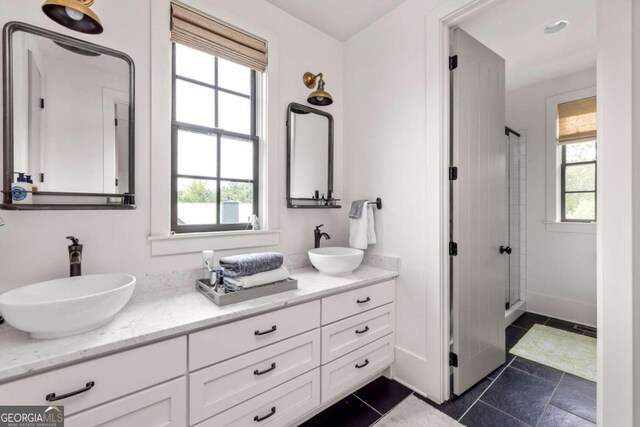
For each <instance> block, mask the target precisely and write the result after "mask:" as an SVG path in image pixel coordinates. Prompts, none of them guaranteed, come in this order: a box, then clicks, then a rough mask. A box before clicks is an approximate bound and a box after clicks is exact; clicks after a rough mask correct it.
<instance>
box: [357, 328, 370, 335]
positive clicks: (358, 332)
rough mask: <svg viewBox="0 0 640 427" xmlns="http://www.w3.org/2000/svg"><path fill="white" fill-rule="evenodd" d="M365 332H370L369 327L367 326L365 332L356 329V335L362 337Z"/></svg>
mask: <svg viewBox="0 0 640 427" xmlns="http://www.w3.org/2000/svg"><path fill="white" fill-rule="evenodd" d="M365 332H369V327H368V326H365V327H364V329H363V330H361V331H359V330H357V329H356V334H358V335H360V334H364V333H365Z"/></svg>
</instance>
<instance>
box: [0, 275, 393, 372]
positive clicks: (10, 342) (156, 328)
mask: <svg viewBox="0 0 640 427" xmlns="http://www.w3.org/2000/svg"><path fill="white" fill-rule="evenodd" d="M397 275H398V273H397V272H396V271H391V270H384V269H381V268H375V267H371V266H368V265H362V266H360V267H359V268H358V269H357V270H355V271H354V272H353V273H352V274H351V275H349V276H345V277H328V276H323V275H321V274H319V273H318V272H317V271H316V270H314V269H313V268H300V269H295V270H291V277H293V278H295V279H297V280H298V289H296V290H293V291H288V292H283V293H280V294H276V295H271V296H268V297H262V298H256V299H253V300H250V301H246V302H240V303H237V304H231V305H228V306H226V307H218V306H216V305H215V304H214V303H213V302H211V301H210V300H209V299H207V297H205V296H204V295H202V294H200V293H199V292H198V291H196V290H195V286H194V283H193V281H192V280H184V279H182V281H181V283H177V284H174V286H158V287H157V288H155V289H153V287H152V289H148V288H144V289H141V288H138V289H136V292H135V293H134V295H133V297H132V298H131V301H130V302H129V303H128V304H127V306H126V307H125V308H124V309H123V310H122V311H121V312H120V313H119V314H118V315H117V316H116V317H115V318H114V319H113V321H111V322H110V323H109V324H107V325H105V326H103V327H102V328H99V329H95V330H93V331H90V332H86V333H84V334H80V335H75V336H71V337H66V338H59V339H53V340H35V339H31V338H30V336H29V334H27V333H25V332H22V331H19V330H17V329H15V328H13V327H11V326H9V325H7V324H6V323H5V324H3V325H1V326H0V348H1V349H2V351H1V352H0V382H7V381H10V380H13V379H16V378H18V377H22V376H25V375H27V374H30V373H34V372H37V371H41V370H47V369H50V368H54V367H58V366H62V365H66V364H69V363H73V362H78V361H81V360H82V359H85V358H90V357H95V356H99V355H103V354H108V353H111V352H115V351H120V350H123V349H127V348H129V347H133V346H137V345H140V344H143V343H148V342H153V341H157V340H160V339H166V338H170V337H175V336H179V335H183V334H186V333H189V332H192V331H195V330H198V329H202V328H207V327H211V326H214V325H219V324H222V323H226V322H230V321H233V320H237V319H240V318H243V317H248V316H253V315H256V314H260V313H264V312H267V311H272V310H276V309H279V308H283V307H286V306H289V305H293V304H300V303H303V302H307V301H312V300H315V299H318V298H322V297H325V296H328V295H332V294H336V293H340V292H344V291H346V290H349V289H354V288H358V287H362V286H365V285H369V284H372V283H377V282H381V281H384V280H389V279H392V278H394V277H396V276H397Z"/></svg>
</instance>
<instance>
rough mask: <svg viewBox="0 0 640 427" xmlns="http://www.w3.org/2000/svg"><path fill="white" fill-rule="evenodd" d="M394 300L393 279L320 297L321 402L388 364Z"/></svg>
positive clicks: (391, 340)
mask: <svg viewBox="0 0 640 427" xmlns="http://www.w3.org/2000/svg"><path fill="white" fill-rule="evenodd" d="M394 300H395V281H393V280H392V281H388V282H382V283H378V284H375V285H370V286H365V287H363V288H358V289H354V290H352V291H349V292H344V293H342V294H337V295H333V296H330V297H327V298H323V299H322V367H321V378H320V383H321V390H322V391H321V396H322V403H327V402H330V401H331V400H332V399H335V398H336V397H339V396H340V395H343V394H345V393H347V392H349V391H350V390H352V389H353V388H355V387H357V386H358V385H359V384H361V383H362V382H363V381H365V380H367V378H370V377H371V376H374V375H376V374H377V373H379V372H381V371H383V370H384V369H386V368H387V367H388V366H389V365H391V363H393V360H394V354H395V352H394V346H395V333H394V332H395V302H394Z"/></svg>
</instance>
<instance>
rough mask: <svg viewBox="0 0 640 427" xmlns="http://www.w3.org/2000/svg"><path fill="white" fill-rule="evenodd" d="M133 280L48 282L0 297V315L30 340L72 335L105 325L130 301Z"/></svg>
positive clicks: (97, 276)
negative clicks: (24, 333) (30, 337)
mask: <svg viewBox="0 0 640 427" xmlns="http://www.w3.org/2000/svg"><path fill="white" fill-rule="evenodd" d="M135 286H136V278H135V277H133V276H129V275H128V274H94V275H87V276H78V277H68V278H65V279H57V280H49V281H47V282H40V283H35V284H33V285H28V286H23V287H21V288H18V289H14V290H12V291H9V292H7V293H5V294H2V295H0V314H2V316H3V317H4V319H5V320H6V321H7V323H9V324H10V325H11V326H13V327H15V328H17V329H20V330H22V331H25V332H29V333H31V336H32V337H33V338H60V337H65V336H69V335H75V334H79V333H82V332H86V331H89V330H91V329H95V328H98V327H100V326H102V325H104V324H106V323H108V322H109V321H110V320H111V319H113V317H114V316H115V315H116V314H118V312H119V311H120V310H122V308H123V307H124V306H125V305H126V304H127V302H129V299H130V298H131V295H132V294H133V290H134V289H135Z"/></svg>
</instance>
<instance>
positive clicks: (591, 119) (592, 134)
mask: <svg viewBox="0 0 640 427" xmlns="http://www.w3.org/2000/svg"><path fill="white" fill-rule="evenodd" d="M596 136H597V125H596V97H595V96H592V97H589V98H583V99H577V100H575V101H570V102H565V103H563V104H558V144H561V145H563V144H571V143H573V142H581V141H585V140H590V139H595V138H596Z"/></svg>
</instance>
